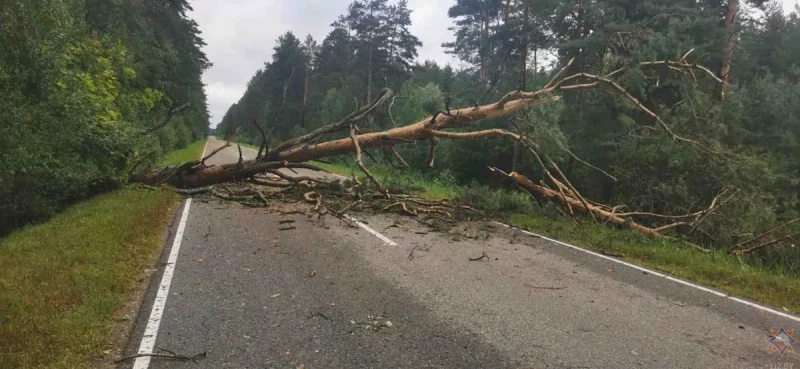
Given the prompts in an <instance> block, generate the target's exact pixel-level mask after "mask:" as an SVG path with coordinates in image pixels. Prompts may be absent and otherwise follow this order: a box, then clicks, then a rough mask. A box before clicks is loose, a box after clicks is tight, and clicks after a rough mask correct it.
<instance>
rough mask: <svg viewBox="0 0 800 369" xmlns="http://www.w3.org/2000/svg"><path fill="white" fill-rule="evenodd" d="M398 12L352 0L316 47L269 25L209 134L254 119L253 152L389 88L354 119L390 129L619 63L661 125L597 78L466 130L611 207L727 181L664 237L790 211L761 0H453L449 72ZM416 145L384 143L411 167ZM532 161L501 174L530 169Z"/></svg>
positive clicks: (788, 68) (791, 251)
mask: <svg viewBox="0 0 800 369" xmlns="http://www.w3.org/2000/svg"><path fill="white" fill-rule="evenodd" d="M410 14H411V9H409V8H408V4H407V3H406V2H405V1H397V2H390V1H388V0H357V1H355V2H353V3H352V4H351V5H350V6H349V7H348V9H347V12H346V13H345V14H344V15H342V16H340V17H339V18H338V19H336V20H334V22H333V23H332V25H331V27H332V30H331V31H330V33H329V34H328V35H327V36H326V37H325V38H324V40H322V42H321V43H317V42H316V41H315V40H313V38H311V37H310V36H309V37H307V38H306V39H305V40H304V41H300V39H298V38H297V37H296V36H295V34H294V33H292V32H291V31H290V32H287V33H285V34H284V35H282V36H281V37H280V38H279V39H278V40H277V43H276V46H275V53H274V55H273V58H272V60H271V61H268V62H266V63H265V64H264V67H263V68H262V69H260V70H258V71H257V72H256V74H255V75H254V76H253V78H252V79H251V80H250V82H249V83H248V86H247V90H246V92H245V94H244V96H242V98H241V99H240V100H239V101H238V102H237V103H236V104H234V105H232V106H231V107H230V108H229V109H228V111H227V113H226V114H225V116H224V118H223V120H222V122H221V124H220V125H219V127H218V132H219V134H220V135H223V136H225V137H228V138H233V139H235V140H240V141H247V142H250V143H253V144H256V145H259V144H262V143H263V140H262V135H261V133H260V131H264V132H267V133H268V134H269V140H268V142H267V143H266V144H265V145H263V148H264V149H266V150H268V149H269V146H270V145H271V144H273V145H274V143H275V142H278V141H281V140H283V139H286V138H289V137H295V136H298V135H300V134H303V133H307V132H309V131H311V130H313V129H315V128H318V127H320V126H322V125H324V124H326V123H330V122H335V121H338V120H339V119H341V118H342V117H344V116H345V115H347V113H349V112H351V111H354V110H356V109H357V108H359V107H362V106H364V105H366V104H367V103H368V102H370V101H371V98H374V95H375V93H376V92H375V91H376V90H377V89H381V88H390V89H392V90H394V91H395V92H396V94H395V96H394V97H393V98H392V100H391V102H390V103H389V104H388V108H387V109H382V110H380V111H378V112H375V113H374V114H372V115H371V116H370V117H369V118H368V119H367V120H366V121H364V122H361V123H359V124H358V126H359V127H360V128H361V129H362V130H363V131H375V130H382V129H386V128H390V127H393V126H402V125H406V124H409V123H413V122H417V121H418V120H420V119H423V118H424V117H426V116H429V115H432V114H435V113H436V112H439V111H449V110H450V109H451V108H462V107H468V106H474V105H478V104H482V103H487V102H491V101H497V99H499V98H500V97H501V96H503V95H504V94H506V93H507V92H509V91H514V90H523V91H525V90H534V89H538V88H541V87H542V86H544V85H545V84H546V83H547V82H548V81H549V80H550V79H551V78H552V77H553V75H554V74H555V73H556V72H557V71H558V70H559V69H560V68H561V67H563V66H564V65H566V64H567V62H568V61H570V60H573V63H572V64H571V66H570V74H573V73H586V74H591V75H597V76H603V75H609V74H613V73H615V72H614V71H617V70H619V71H621V72H620V74H617V75H615V78H616V79H617V80H618V81H619V82H618V83H619V84H620V87H624V90H626V91H627V92H628V93H629V94H630V96H631V97H634V98H635V101H638V102H640V103H641V106H642V107H645V108H646V109H647V111H650V112H653V113H655V114H657V115H658V116H659V117H661V118H663V120H664V121H665V126H666V127H667V129H668V132H669V133H671V134H672V137H670V136H669V135H668V134H666V133H667V132H665V131H664V130H663V129H660V126H659V123H658V122H655V121H654V119H653V117H652V116H651V115H648V114H646V113H645V112H644V111H643V110H642V109H641V107H640V106H637V105H636V103H634V102H633V100H631V99H629V98H627V97H626V96H623V95H622V94H620V93H612V92H609V91H607V90H585V91H579V92H576V93H574V94H567V95H565V96H564V97H563V98H561V99H558V100H555V101H550V102H548V103H542V104H535V105H533V106H532V107H531V108H529V109H526V110H525V111H524V112H521V113H516V114H515V115H514V116H511V117H504V118H501V119H495V120H491V121H488V120H487V121H482V122H479V123H478V127H477V128H484V129H485V128H502V129H507V130H513V131H515V132H517V133H519V134H521V135H524V136H526V137H531V138H533V139H535V140H536V141H537V143H538V145H539V146H541V147H542V149H543V150H544V151H546V152H548V153H549V156H550V157H552V158H553V160H554V161H555V162H556V163H557V164H558V166H559V167H561V168H563V169H564V172H565V173H566V175H567V177H569V178H570V179H571V181H572V184H574V186H575V187H576V188H577V189H578V190H580V193H582V194H583V195H584V196H585V197H586V198H589V199H593V200H595V201H599V202H602V203H607V204H619V208H617V209H616V210H615V211H620V212H621V211H627V212H630V211H634V210H636V211H640V212H657V213H665V214H670V213H672V214H674V213H680V214H688V213H693V212H695V211H698V210H700V209H703V208H705V207H707V206H708V204H709V203H711V202H712V201H713V200H714V199H715V197H716V196H718V194H720V193H722V192H723V191H728V190H727V189H736V191H738V192H737V193H739V194H740V195H738V196H737V200H736V201H731V202H730V203H727V204H726V206H725V207H724V209H718V210H716V213H715V214H709V215H708V217H707V218H708V219H705V222H704V223H703V227H692V228H691V229H686V230H681V231H680V232H681V233H684V235H685V236H686V237H688V238H690V239H691V240H692V241H693V242H698V243H702V244H704V245H707V246H710V247H717V248H726V247H731V246H734V245H737V244H740V243H741V242H743V241H746V240H748V239H749V238H748V237H751V238H752V237H754V236H757V235H758V234H760V232H762V231H764V230H769V229H771V228H774V227H776V226H780V225H782V224H784V223H786V222H789V221H791V220H792V219H795V218H797V217H798V216H800V214H799V211H800V202H798V201H799V200H800V199H798V194H799V193H800V167H799V166H798V165H797V163H798V162H800V141H799V140H798V139H800V109H798V107H799V106H800V69H798V65H797V60H798V58H800V46H799V45H798V44H797V43H796V42H795V41H796V40H797V39H799V38H798V37H799V36H800V20H799V19H798V11H797V10H795V12H793V13H792V14H789V15H787V14H785V13H784V11H783V9H782V7H781V5H780V4H779V3H777V2H765V1H738V0H728V1H724V0H703V1H694V0H662V1H650V0H647V1H641V0H637V1H634V0H564V1H552V0H457V1H453V5H452V6H451V8H450V10H449V12H448V14H447V16H448V17H449V18H450V19H451V20H452V22H453V27H452V28H451V30H452V32H453V37H452V41H450V42H447V43H445V44H444V45H442V47H443V48H444V49H445V50H446V51H447V52H449V53H452V54H453V55H455V56H457V57H458V58H459V59H460V61H461V62H462V63H463V65H465V67H462V68H459V69H454V68H453V67H452V66H449V65H446V66H440V65H437V64H436V63H435V62H432V61H419V60H417V59H416V55H417V48H418V47H419V46H420V45H421V44H420V42H419V40H418V38H417V37H415V36H414V35H413V34H411V32H410V31H409V29H410V25H411V21H410V19H411V17H410ZM442 17H444V15H442ZM646 61H672V62H678V61H681V62H683V63H684V64H687V65H692V66H696V65H702V66H705V67H707V69H705V70H706V71H708V72H709V75H711V76H712V77H713V78H704V75H701V74H700V73H695V72H687V73H690V74H689V75H688V77H686V75H687V74H686V73H684V72H683V71H676V70H675V69H676V68H673V67H671V66H670V64H669V63H661V64H660V65H661V66H660V67H659V68H657V69H655V72H654V71H653V69H652V68H650V69H648V70H644V69H643V68H642V67H640V63H642V62H646ZM678 75H681V76H684V77H686V78H677V77H676V76H678ZM705 77H707V76H705ZM345 136H346V134H345V133H342V137H345ZM675 137H681V138H685V140H683V141H682V140H676V139H674V138H675ZM687 142H691V143H693V144H687ZM428 146H429V145H428V144H427V143H422V142H420V143H416V144H411V145H406V146H404V147H398V150H399V151H400V154H401V155H402V156H403V157H405V158H406V160H407V161H408V163H409V164H411V166H412V167H414V168H421V169H418V170H421V171H423V172H426V169H425V168H427V167H428V164H429V163H428V161H429V158H428ZM436 155H437V156H436V166H437V167H438V168H440V169H439V170H436V171H430V170H427V172H428V175H429V176H431V177H434V178H443V177H447V178H448V179H454V180H456V181H458V182H461V183H463V184H469V183H474V184H476V185H477V184H486V183H492V182H493V181H494V179H493V178H496V177H494V176H492V174H491V173H490V172H489V171H488V170H487V167H489V166H492V167H498V168H500V169H503V170H509V171H510V170H511V169H512V168H511V167H510V166H509V165H510V164H509V163H512V162H515V160H510V159H511V158H514V157H516V156H517V154H516V153H515V152H514V148H513V145H512V146H510V145H508V144H507V142H504V141H500V140H478V141H471V142H459V143H458V144H454V143H452V142H442V143H441V144H440V145H439V147H438V150H437V154H436ZM372 156H375V157H377V158H376V160H377V161H379V162H382V163H384V164H388V163H389V162H390V160H391V158H390V156H389V155H386V156H380V155H372ZM532 160H534V159H533V158H527V159H523V160H522V162H520V163H518V167H517V168H514V169H516V170H517V171H518V172H521V173H524V174H525V175H528V176H529V177H531V178H543V177H544V176H545V175H546V173H543V172H542V170H541V169H540V168H539V166H538V165H536V164H535V163H533V162H531V161H532ZM584 163H590V164H591V166H587V165H585V164H584ZM596 169H601V171H598V170H596ZM623 209H624V210H623ZM788 228H789V229H791V227H788ZM782 229H784V230H785V229H787V228H782ZM797 231H798V230H796V229H795V230H793V232H797ZM788 235H789V236H791V235H792V233H791V232H789V233H788ZM791 238H792V237H788V238H786V239H785V240H791ZM785 240H784V241H785ZM779 246H787V247H776V248H774V249H769V250H765V251H764V255H766V256H767V257H769V258H770V260H775V259H779V260H782V261H787V263H786V264H784V265H789V266H793V267H792V268H793V269H794V270H797V269H798V265H797V260H800V251H798V249H797V248H793V247H791V244H790V243H785V245H783V244H779Z"/></svg>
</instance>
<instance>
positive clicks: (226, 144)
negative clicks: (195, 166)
mask: <svg viewBox="0 0 800 369" xmlns="http://www.w3.org/2000/svg"><path fill="white" fill-rule="evenodd" d="M230 146H231V143H230V142H225V145H224V146H222V147H220V148H218V149H216V150H214V151H212V152H211V153H210V154H208V156H206V157H205V158H203V160H201V161H200V163H201V164H203V165H206V160H208V159H211V157H212V156H214V155H217V153H219V152H220V151H222V150H225V149H227V148H229V147H230Z"/></svg>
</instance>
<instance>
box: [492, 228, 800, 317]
mask: <svg viewBox="0 0 800 369" xmlns="http://www.w3.org/2000/svg"><path fill="white" fill-rule="evenodd" d="M494 223H495V224H499V225H501V226H503V227H506V228H512V229H516V230H518V231H520V232H522V233H525V234H527V235H531V236H534V237H538V238H541V239H543V240H547V241H550V242H553V243H555V244H559V245H561V246H566V247H569V248H571V249H574V250H578V251H582V252H585V253H587V254H590V255H594V256H597V257H599V258H602V259H605V260H609V261H613V262H615V263H617V264H622V265H625V266H627V267H630V268H633V269H636V270H639V271H642V272H646V273H649V274H652V275H654V276H657V277H661V278H665V279H668V280H670V281H673V282H677V283H680V284H682V285H685V286H689V287H692V288H695V289H698V290H701V291H704V292H708V293H710V294H714V295H717V296H719V297H723V298H726V299H729V300H733V301H736V302H738V303H742V304H744V305H747V306H750V307H753V308H756V309H758V310H761V311H766V312H768V313H771V314H775V315H778V316H781V317H784V318H787V319H791V320H794V321H796V322H800V317H796V316H794V315H790V314H786V313H784V312H780V311H777V310H775V309H770V308H768V307H766V306H761V305H759V304H756V303H752V302H750V301H747V300H743V299H740V298H738V297H734V296H731V295H728V294H727V293H724V292H719V291H717V290H713V289H710V288H708V287H703V286H701V285H698V284H695V283H691V282H687V281H684V280H682V279H678V278H675V277H672V276H669V275H665V274H662V273H659V272H656V271H653V270H650V269H647V268H642V267H640V266H638V265H633V264H631V263H627V262H624V261H622V260H618V259H615V258H612V257H609V256H606V255H603V254H599V253H596V252H594V251H589V250H586V249H583V248H580V247H578V246H574V245H570V244H568V243H564V242H561V241H558V240H554V239H552V238H548V237H545V236H542V235H540V234H536V233H533V232H528V231H526V230H524V229H520V228H517V227H513V226H510V225H508V224H504V223H500V222H494Z"/></svg>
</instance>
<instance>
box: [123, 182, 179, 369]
mask: <svg viewBox="0 0 800 369" xmlns="http://www.w3.org/2000/svg"><path fill="white" fill-rule="evenodd" d="M191 205H192V199H191V198H188V199H186V205H185V206H184V207H183V213H182V214H181V220H180V223H178V230H177V231H176V232H175V240H174V241H173V242H172V249H171V250H170V252H169V258H168V259H167V265H166V266H164V275H163V276H162V277H161V284H160V285H159V286H158V292H157V293H156V299H155V302H153V310H152V311H151V312H150V319H149V320H148V321H147V327H145V329H144V336H143V337H142V343H141V344H140V345H139V351H138V354H139V355H142V354H144V355H147V354H152V353H153V348H154V347H155V345H156V336H157V335H158V327H159V326H160V325H161V317H162V316H163V315H164V306H165V305H166V303H167V297H168V296H169V287H170V285H171V284H172V275H173V274H174V273H175V264H176V263H177V262H178V253H179V252H180V249H181V240H182V239H183V232H184V231H185V230H186V220H187V219H188V218H189V208H190V207H191ZM149 366H150V356H140V357H138V358H136V361H135V362H134V363H133V369H147V368H148V367H149Z"/></svg>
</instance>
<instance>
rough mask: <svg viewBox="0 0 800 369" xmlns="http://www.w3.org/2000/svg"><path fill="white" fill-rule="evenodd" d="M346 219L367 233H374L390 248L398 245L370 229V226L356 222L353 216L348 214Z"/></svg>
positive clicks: (345, 216)
mask: <svg viewBox="0 0 800 369" xmlns="http://www.w3.org/2000/svg"><path fill="white" fill-rule="evenodd" d="M344 218H345V219H347V220H349V221H351V222H353V223H355V224H356V225H357V226H359V227H361V228H363V229H364V230H365V231H367V232H369V233H372V235H373V236H375V237H378V238H380V239H381V241H383V242H384V243H385V244H387V245H389V246H397V243H395V242H394V241H392V240H390V239H389V237H386V236H384V235H382V234H380V233H378V231H376V230H374V229H372V228H370V226H368V225H366V224H364V223H361V222H359V221H358V220H356V218H353V217H351V216H349V215H347V214H345V215H344Z"/></svg>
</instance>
